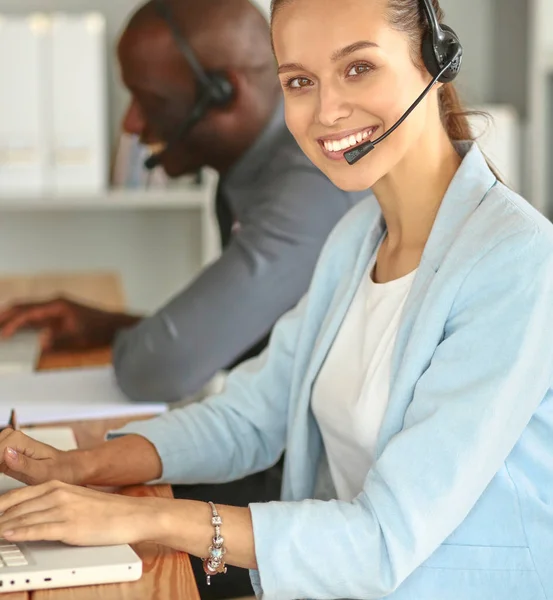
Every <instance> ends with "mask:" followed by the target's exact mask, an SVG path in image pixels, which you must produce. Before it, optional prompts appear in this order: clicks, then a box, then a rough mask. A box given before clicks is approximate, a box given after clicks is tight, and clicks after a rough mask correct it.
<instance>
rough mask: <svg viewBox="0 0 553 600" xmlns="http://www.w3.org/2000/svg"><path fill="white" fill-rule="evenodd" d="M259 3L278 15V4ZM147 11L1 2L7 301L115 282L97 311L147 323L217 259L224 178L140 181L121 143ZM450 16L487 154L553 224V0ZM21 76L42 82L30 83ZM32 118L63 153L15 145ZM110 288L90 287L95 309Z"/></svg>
mask: <svg viewBox="0 0 553 600" xmlns="http://www.w3.org/2000/svg"><path fill="white" fill-rule="evenodd" d="M256 3H258V4H259V6H260V7H261V8H262V10H263V11H264V12H265V13H266V14H268V10H269V4H270V1H269V0H256ZM138 5H139V2H138V1H137V0H117V1H116V2H113V0H0V15H1V17H0V278H3V279H2V281H4V283H5V285H4V286H2V285H0V296H1V297H0V301H5V300H6V299H10V296H13V294H14V291H13V290H14V289H15V290H16V292H17V289H18V288H17V287H13V286H14V285H15V283H14V282H13V281H11V280H10V278H11V277H14V276H16V277H18V278H19V279H18V281H19V284H18V285H19V286H20V288H19V290H20V292H21V294H23V293H28V290H29V286H30V285H31V284H30V283H29V280H24V278H25V277H33V278H36V276H37V275H40V276H44V277H50V278H52V277H54V279H55V277H57V280H55V281H57V285H58V287H60V286H61V287H63V285H65V284H64V283H63V281H62V279H63V278H64V277H65V276H66V275H67V276H73V275H79V276H83V275H86V274H87V273H88V274H91V275H93V276H98V277H100V279H99V280H97V281H101V282H105V281H108V280H109V277H110V276H111V274H114V276H115V277H116V279H117V281H118V283H117V286H118V287H117V286H116V287H117V290H116V292H113V291H112V292H111V294H112V295H111V296H110V294H108V293H106V294H105V295H103V293H100V292H98V294H97V295H96V297H95V298H93V299H94V300H97V301H99V302H100V303H101V302H102V301H103V302H104V304H107V305H109V304H110V302H112V297H115V298H116V300H114V303H115V304H117V303H120V302H121V300H122V299H123V302H124V304H125V305H126V306H127V308H129V309H130V310H131V311H138V312H140V313H148V312H151V311H152V310H154V309H155V308H157V307H158V306H160V305H161V304H162V303H163V302H164V301H165V300H166V299H167V298H168V297H169V296H171V295H172V294H174V293H175V292H176V291H177V290H179V289H181V288H182V287H183V285H184V284H185V283H186V282H187V281H190V279H191V278H192V277H194V275H195V274H196V273H197V272H198V270H199V269H200V268H201V267H202V266H203V265H205V264H206V263H208V262H210V261H211V260H213V258H214V257H215V256H217V253H218V236H217V233H216V232H215V229H214V223H213V215H212V204H213V203H212V202H211V201H210V200H211V198H212V196H213V193H214V189H215V181H214V176H213V174H210V173H205V174H204V176H203V177H202V178H201V180H197V179H195V178H187V179H186V180H182V179H181V180H178V182H172V183H170V182H167V181H166V180H165V178H164V176H163V175H162V174H161V173H154V174H152V175H151V176H150V177H149V178H145V177H144V174H143V173H142V172H141V171H140V169H138V170H137V168H136V166H137V165H139V164H140V161H141V160H142V158H141V157H142V154H141V152H143V149H141V148H138V147H137V146H136V143H135V142H134V141H133V140H132V139H127V138H125V137H122V136H121V118H122V116H123V112H124V110H125V107H126V105H127V102H128V95H127V92H126V91H125V90H124V88H123V86H122V85H121V83H120V80H119V74H118V70H117V63H116V61H115V59H114V45H115V43H116V40H117V37H118V35H119V33H120V31H121V29H122V27H123V25H124V23H125V22H126V20H127V18H128V16H129V14H130V13H131V12H132V11H134V10H135V9H136V7H137V6H138ZM442 6H443V8H444V10H445V12H446V22H447V23H448V24H449V25H451V26H452V27H453V28H454V29H455V30H456V31H457V33H458V34H459V35H460V38H461V40H462V41H463V40H465V58H464V67H463V71H462V74H461V76H460V80H459V90H460V92H461V94H462V97H463V99H464V101H465V103H466V104H467V106H468V107H469V108H476V109H484V110H486V111H487V112H489V113H490V114H491V116H492V117H493V124H492V126H491V127H487V125H486V123H485V122H484V121H481V120H480V119H475V120H474V127H475V128H476V129H477V130H478V131H479V132H483V137H482V140H481V143H482V146H483V148H484V150H485V151H486V152H487V154H488V156H489V157H490V158H491V160H492V162H493V163H494V164H495V165H496V166H497V167H498V169H499V171H500V172H501V174H502V175H503V177H504V178H505V180H506V181H507V182H508V183H509V184H510V185H511V186H512V187H514V188H515V189H517V190H519V191H521V192H522V193H523V195H525V196H526V198H528V199H529V200H530V201H531V202H532V203H533V204H534V205H535V206H536V207H538V208H539V209H540V210H541V211H542V212H544V213H545V214H546V215H548V216H551V206H550V205H551V202H550V198H551V191H552V186H553V180H552V179H551V171H552V169H551V168H550V165H551V163H552V158H551V153H552V152H553V145H552V144H551V140H552V139H553V138H552V134H553V124H552V123H551V114H552V110H553V108H552V106H553V105H552V102H551V100H552V95H553V29H552V28H551V27H548V26H547V24H548V23H551V22H553V0H442ZM16 15H19V16H22V15H32V16H31V17H30V18H31V20H32V25H31V27H30V29H29V28H28V31H31V33H27V34H26V35H22V34H21V30H18V29H17V23H16V24H14V22H13V20H10V19H11V18H12V17H13V16H16ZM46 32H48V33H46ZM42 34H44V35H42ZM49 35H51V36H52V40H53V41H52V45H51V47H49V48H50V49H49V50H48V51H44V52H41V51H39V52H38V55H39V56H41V57H42V60H44V61H45V62H44V63H40V64H36V60H35V57H36V56H37V52H36V50H37V48H36V46H33V44H35V45H36V44H39V45H40V44H41V43H43V44H46V41H45V40H46V38H47V37H48V36H49ZM76 39H78V40H79V41H80V42H79V43H78V44H75V40H76ZM69 47H71V48H73V50H72V52H67V48H69ZM30 48H34V50H33V49H30ZM44 48H47V45H45V46H44ZM33 52H34V53H33ZM75 65H81V67H80V68H76V67H75ZM23 69H27V70H28V72H29V73H34V76H31V77H23V76H22V74H21V73H22V70H23ZM33 102H34V103H35V104H36V106H32V105H29V103H31V104H32V103H33ZM76 106H78V107H80V108H79V110H76V109H75V107H76ZM35 109H37V110H39V113H37V114H38V115H39V116H38V117H37V122H36V123H34V124H33V127H35V128H38V129H39V130H40V131H43V130H44V124H48V127H50V130H51V131H53V132H54V135H53V140H54V141H51V142H48V141H47V140H43V141H39V144H45V145H48V144H49V143H50V144H51V146H52V147H48V148H46V147H44V148H42V149H40V148H39V149H38V151H37V149H36V148H35V149H33V148H32V144H30V142H29V143H28V141H29V140H26V139H25V136H21V135H19V138H20V142H19V144H20V145H19V147H18V146H17V145H14V142H13V139H14V137H16V136H15V135H14V134H17V133H18V132H17V127H18V126H19V125H20V124H18V115H19V116H20V117H21V118H24V115H26V114H29V112H32V111H33V110H35ZM27 133H28V134H29V132H27ZM35 133H36V131H35ZM29 135H30V134H29ZM40 135H42V134H39V138H40ZM8 139H10V140H11V141H10V142H9V143H8V142H7V141H6V140H8ZM41 154H42V155H44V156H48V155H49V156H51V157H52V162H53V164H54V166H53V167H52V165H50V166H47V165H45V163H44V161H43V158H42V157H41ZM41 161H42V162H41ZM8 163H9V165H11V167H9V168H8V166H7V165H8ZM102 277H103V279H102ZM106 277H107V278H106ZM21 278H23V280H24V282H23V283H22V279H21ZM33 281H35V284H34V285H36V279H35V280H33ZM109 281H111V280H109ZM60 282H61V283H60ZM67 285H69V284H67ZM102 285H103V284H102ZM110 285H111V284H110ZM21 286H23V287H21ZM25 286H27V287H25ZM99 286H100V287H101V285H100V284H98V285H96V284H95V283H92V284H90V285H89V288H88V289H87V291H86V294H84V296H86V297H87V299H88V297H89V296H90V295H92V296H94V295H95V290H96V291H98V289H99ZM39 287H40V286H39ZM77 287H79V286H77ZM81 288H82V286H81ZM81 288H79V289H81ZM48 289H49V288H48V286H46V287H44V290H46V291H48ZM45 293H46V292H45ZM76 294H77V295H79V292H78V290H77V292H76ZM113 294H115V296H113Z"/></svg>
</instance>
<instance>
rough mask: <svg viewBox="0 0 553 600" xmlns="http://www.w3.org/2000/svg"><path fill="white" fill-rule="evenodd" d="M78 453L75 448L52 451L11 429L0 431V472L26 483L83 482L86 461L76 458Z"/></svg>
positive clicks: (50, 448) (46, 446)
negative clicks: (65, 450) (55, 480)
mask: <svg viewBox="0 0 553 600" xmlns="http://www.w3.org/2000/svg"><path fill="white" fill-rule="evenodd" d="M82 455H83V453H82V452H80V451H78V450H76V451H70V452H63V451H61V450H56V449H55V448H52V446H48V445H47V444H42V443H41V442H37V441H36V440H34V439H32V438H30V437H27V436H26V435H25V434H23V433H21V432H20V431H14V430H13V429H9V428H8V429H5V430H4V431H2V433H0V472H1V473H5V474H6V475H9V476H10V477H13V478H14V479H17V480H18V481H22V482H23V483H26V484H28V485H36V484H39V483H43V482H45V481H50V480H52V479H57V480H60V481H64V482H66V483H72V484H76V485H80V484H83V483H84V479H85V475H86V473H85V466H86V464H85V461H84V460H80V458H81V457H82Z"/></svg>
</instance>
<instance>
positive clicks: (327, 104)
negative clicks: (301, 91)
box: [318, 85, 352, 127]
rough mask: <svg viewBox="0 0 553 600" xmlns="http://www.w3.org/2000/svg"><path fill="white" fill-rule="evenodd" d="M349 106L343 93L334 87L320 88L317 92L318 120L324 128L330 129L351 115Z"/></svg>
mask: <svg viewBox="0 0 553 600" xmlns="http://www.w3.org/2000/svg"><path fill="white" fill-rule="evenodd" d="M351 111H352V109H351V104H350V103H349V102H348V100H347V98H345V96H344V94H343V92H341V91H340V90H339V89H337V88H336V87H334V86H331V85H326V86H321V87H320V90H319V110H318V120H319V123H320V124H321V125H324V126H325V127H332V126H333V125H335V124H336V123H337V122H338V121H340V120H341V119H345V118H347V117H349V116H350V115H351Z"/></svg>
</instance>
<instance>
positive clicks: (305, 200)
mask: <svg viewBox="0 0 553 600" xmlns="http://www.w3.org/2000/svg"><path fill="white" fill-rule="evenodd" d="M268 193H269V194H270V195H269V196H268V197H267V199H266V200H265V201H264V202H260V203H259V204H258V205H257V206H253V207H252V208H251V210H250V211H249V212H248V215H247V219H245V220H243V221H242V223H241V228H240V231H239V232H238V233H237V234H236V235H235V237H234V238H233V240H232V242H231V243H230V244H229V246H228V247H227V248H226V249H225V251H224V253H223V255H222V256H221V257H220V259H219V260H217V261H216V262H215V263H213V264H212V265H211V266H210V267H209V268H207V269H206V270H205V271H204V272H203V273H202V274H201V275H200V276H199V277H198V278H197V279H196V280H195V281H194V282H193V283H192V284H191V285H190V286H189V287H187V288H186V289H185V290H184V291H183V292H181V293H180V294H179V295H178V296H176V297H175V298H174V299H173V300H171V301H170V302H169V304H167V305H166V306H165V307H164V308H162V309H161V310H160V311H159V312H158V313H156V314H155V315H153V316H152V317H150V318H147V319H145V320H144V321H142V322H141V323H140V324H139V325H138V326H137V327H134V328H133V329H130V330H127V331H123V332H121V333H120V334H119V336H118V337H117V339H116V343H115V346H114V367H115V373H116V377H117V381H118V383H119V385H120V387H121V389H122V390H123V391H124V392H125V394H127V395H128V396H129V397H131V398H132V399H134V400H138V401H148V400H154V399H155V400H159V401H165V402H172V401H177V400H180V399H182V398H183V397H186V396H187V395H190V394H193V393H195V392H197V391H198V390H199V389H200V388H201V387H202V386H203V385H204V384H205V383H206V382H207V381H209V379H210V378H211V377H212V376H213V375H214V374H215V373H216V372H217V371H219V370H220V369H223V368H225V367H227V366H229V365H230V364H231V363H232V362H233V361H235V360H236V359H237V358H238V357H239V356H240V355H241V354H243V353H244V352H245V351H246V350H247V349H248V348H249V347H250V346H252V345H253V344H254V343H256V342H258V341H259V340H260V339H262V338H263V337H264V336H265V335H267V333H268V332H269V331H270V330H271V328H272V327H273V325H274V323H275V322H276V321H277V320H278V318H279V317H280V316H282V315H283V314H284V313H285V312H286V311H287V310H289V309H290V308H292V307H293V306H294V305H295V304H296V303H297V302H298V301H299V299H300V298H301V296H302V295H303V294H304V293H305V291H306V290H307V288H308V286H309V282H310V280H311V275H312V272H313V270H314V267H315V264H316V261H317V258H318V255H319V252H320V250H321V248H322V246H323V244H324V242H325V241H326V238H327V237H328V234H329V233H330V231H331V230H332V229H333V227H334V226H335V224H336V223H337V222H338V221H339V220H340V218H341V217H342V216H343V215H344V214H345V213H346V212H347V210H348V209H349V208H350V206H351V203H352V201H351V196H350V195H349V194H346V193H344V192H341V191H340V190H338V189H337V188H335V187H334V186H333V185H332V184H331V183H330V182H329V181H328V179H326V178H325V177H324V176H323V175H321V174H320V173H319V172H316V171H315V170H313V171H309V170H307V169H301V170H300V169H293V170H290V171H288V172H287V173H284V174H283V175H282V178H281V179H279V180H277V181H275V186H274V189H273V190H271V191H270V192H268Z"/></svg>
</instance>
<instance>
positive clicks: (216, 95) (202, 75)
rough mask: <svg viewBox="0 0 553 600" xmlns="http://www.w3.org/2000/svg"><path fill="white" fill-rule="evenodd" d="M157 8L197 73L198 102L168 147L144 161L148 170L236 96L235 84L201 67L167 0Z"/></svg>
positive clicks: (162, 1) (172, 137)
mask: <svg viewBox="0 0 553 600" xmlns="http://www.w3.org/2000/svg"><path fill="white" fill-rule="evenodd" d="M155 7H156V10H157V13H158V15H159V16H160V17H161V18H162V19H163V20H164V21H165V23H167V25H168V27H169V29H170V30H171V34H172V35H173V38H174V40H175V42H176V44H177V46H178V48H179V50H180V52H181V54H182V55H183V56H184V57H185V58H186V60H187V62H188V64H189V65H190V68H191V69H192V71H193V72H194V76H195V78H196V84H197V86H198V91H197V95H196V102H195V104H194V106H193V107H192V110H191V111H190V114H189V115H188V116H187V117H186V119H185V120H184V121H183V122H182V123H181V125H180V126H179V127H178V128H177V130H176V131H175V134H174V135H172V136H171V138H170V139H169V140H167V145H166V146H165V148H164V149H163V150H162V151H161V152H158V153H156V154H152V156H150V157H149V158H148V159H147V160H146V161H145V163H144V166H145V167H146V169H154V168H155V167H157V166H159V165H160V164H161V161H162V159H163V156H164V155H165V153H166V152H167V150H168V149H169V147H170V146H172V145H173V144H175V143H176V142H178V141H179V140H181V139H182V138H183V137H184V136H185V135H186V134H187V133H188V132H189V131H190V130H191V129H192V127H194V125H196V123H198V121H200V120H201V119H202V118H203V117H204V116H205V114H206V113H207V111H208V110H209V109H210V108H215V107H219V108H220V107H224V106H227V105H228V104H230V102H231V101H232V99H233V97H234V88H233V86H232V83H231V82H230V81H229V80H228V79H227V77H226V76H225V75H224V74H223V73H213V72H208V71H205V70H204V68H203V67H202V66H201V64H200V63H199V61H198V59H197V58H196V55H195V54H194V52H193V50H192V48H191V47H190V46H189V44H188V42H187V41H186V40H185V39H184V36H183V35H182V34H181V32H180V31H179V28H178V27H177V24H176V22H175V19H174V18H173V14H172V12H171V9H170V8H169V6H168V5H167V3H166V2H164V0H157V1H156V2H155Z"/></svg>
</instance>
